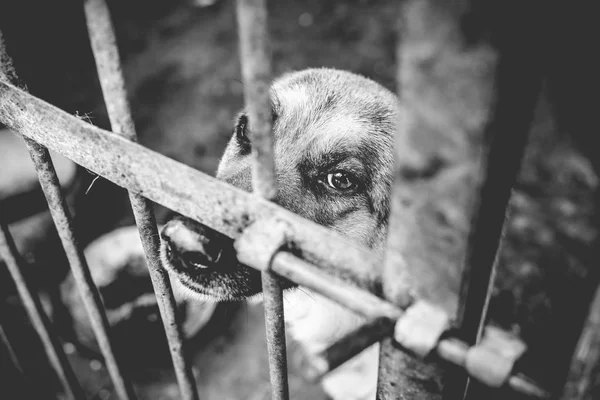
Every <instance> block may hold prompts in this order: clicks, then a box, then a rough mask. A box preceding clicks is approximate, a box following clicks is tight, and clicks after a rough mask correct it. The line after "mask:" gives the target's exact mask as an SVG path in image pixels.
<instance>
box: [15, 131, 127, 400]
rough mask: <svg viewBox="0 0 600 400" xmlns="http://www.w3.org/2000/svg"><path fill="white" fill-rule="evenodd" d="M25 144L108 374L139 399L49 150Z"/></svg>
mask: <svg viewBox="0 0 600 400" xmlns="http://www.w3.org/2000/svg"><path fill="white" fill-rule="evenodd" d="M25 144H26V145H27V148H28V149H29V154H30V156H31V159H32V160H33V164H34V166H35V169H36V171H37V173H38V178H39V180H40V184H41V186H42V190H43V191H44V195H45V196H46V200H47V202H48V207H49V208H50V213H51V214H52V219H53V220H54V224H55V225H56V229H57V231H58V234H59V236H60V239H61V242H62V245H63V247H64V249H65V252H66V254H67V258H68V260H69V264H70V265H71V271H72V272H73V277H74V278H75V282H76V284H77V289H78V290H79V294H80V295H81V298H82V300H83V304H84V306H85V308H86V311H87V313H88V315H89V317H90V321H91V323H92V329H93V330H94V335H95V336H96V340H97V341H98V345H99V347H100V350H101V351H102V355H103V356H104V362H105V363H106V368H107V370H108V373H109V375H110V377H111V379H112V381H113V384H114V385H115V390H116V391H117V393H118V395H119V397H120V398H121V399H123V400H134V399H135V398H136V395H135V392H134V390H133V386H132V385H131V382H130V381H129V379H127V378H126V377H125V374H124V373H123V368H122V367H121V365H120V363H119V362H118V360H117V358H116V356H115V353H114V351H113V346H112V342H111V339H110V334H109V330H110V325H109V323H108V319H107V317H106V313H105V311H104V307H103V305H102V300H101V298H100V293H99V292H98V288H97V287H96V286H95V284H94V280H93V279H92V275H91V273H90V269H89V267H88V265H87V262H86V260H85V256H84V255H83V251H81V249H80V248H79V245H78V243H77V240H76V238H75V234H74V233H73V222H72V219H71V215H70V213H69V210H68V208H67V204H66V202H65V198H64V196H63V195H62V193H61V188H60V183H59V182H58V177H57V176H56V171H55V169H54V165H53V164H52V159H51V158H50V153H48V149H46V148H45V147H43V146H41V145H39V144H38V143H36V142H34V141H32V140H30V139H27V138H25Z"/></svg>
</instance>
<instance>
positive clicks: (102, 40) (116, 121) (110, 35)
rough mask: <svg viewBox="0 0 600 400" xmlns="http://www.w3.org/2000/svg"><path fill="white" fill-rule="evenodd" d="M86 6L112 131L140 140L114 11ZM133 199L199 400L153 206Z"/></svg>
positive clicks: (187, 383)
mask: <svg viewBox="0 0 600 400" xmlns="http://www.w3.org/2000/svg"><path fill="white" fill-rule="evenodd" d="M84 7H85V14H86V20H87V25H88V31H89V36H90V42H91V46H92V51H93V53H94V58H95V61H96V68H97V70H98V77H99V79H100V83H101V86H102V92H103V94H104V99H105V103H106V108H107V110H108V116H109V118H110V123H111V127H112V130H113V132H115V133H118V134H120V135H123V136H124V137H126V138H127V139H129V140H132V141H137V134H136V132H135V126H134V123H133V118H132V116H131V111H130V107H129V102H128V100H127V92H126V90H125V83H124V79H123V73H122V70H121V63H120V59H119V53H118V48H117V43H116V37H115V33H114V28H113V25H112V22H111V19H110V12H109V10H108V7H107V5H106V2H105V1H104V0H86V1H85V4H84ZM129 199H130V202H131V207H132V209H133V214H134V217H135V221H136V224H137V226H138V230H139V232H140V238H141V240H142V245H143V247H144V252H145V254H146V261H147V265H148V270H149V272H150V277H151V280H152V285H153V287H154V292H155V294H156V297H157V299H158V308H159V311H160V315H161V318H162V321H163V326H164V329H165V333H166V336H167V340H168V343H169V349H170V351H171V359H172V360H173V366H174V369H175V376H176V377H177V382H178V384H179V390H180V391H181V398H182V399H185V400H198V389H197V386H196V383H195V379H194V374H193V372H192V368H191V366H190V364H189V362H188V361H187V360H186V357H185V351H184V349H185V344H184V335H183V332H182V328H181V324H180V321H179V318H178V316H177V308H176V302H175V298H174V296H173V291H172V288H171V282H170V281H169V276H168V274H167V272H166V271H165V270H164V269H163V268H162V267H161V262H160V239H159V235H158V229H157V226H156V218H155V215H154V212H153V210H152V205H151V203H150V201H149V200H148V199H146V198H144V197H143V196H141V195H139V194H135V193H133V192H129Z"/></svg>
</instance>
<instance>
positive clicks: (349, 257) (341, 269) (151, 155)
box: [0, 82, 381, 292]
mask: <svg viewBox="0 0 600 400" xmlns="http://www.w3.org/2000/svg"><path fill="white" fill-rule="evenodd" d="M0 122H2V123H4V124H5V125H7V126H8V127H9V128H11V129H12V130H13V131H15V132H18V133H19V134H21V135H23V136H25V137H28V138H31V139H33V140H35V141H37V142H39V143H41V144H42V145H44V146H46V147H48V148H49V149H51V150H53V151H56V152H57V153H59V154H61V155H63V156H65V157H67V158H69V159H71V160H73V161H74V162H75V163H77V164H79V165H81V166H83V167H85V168H87V169H89V170H90V171H92V172H94V173H95V174H98V175H100V176H102V177H104V178H106V179H108V180H109V181H111V182H113V183H115V184H117V185H119V186H121V187H124V188H126V189H128V190H130V191H132V192H134V193H137V194H141V195H143V196H144V197H146V198H148V199H150V200H152V201H154V202H156V203H159V204H162V205H163V206H165V207H167V208H169V209H171V210H173V211H176V212H178V213H180V214H182V215H184V216H186V217H189V218H191V219H194V220H196V221H199V222H200V223H202V224H204V225H207V226H208V227H210V228H212V229H215V230H217V231H219V232H221V233H223V234H225V235H227V236H229V237H231V238H234V239H235V238H237V237H238V236H240V233H241V231H242V230H243V228H245V227H246V226H248V225H249V224H251V223H252V222H254V221H256V220H259V219H263V218H270V217H275V216H276V217H277V218H279V219H281V220H283V221H286V222H287V223H289V224H290V225H291V226H292V228H293V232H294V235H293V237H292V238H290V240H292V242H293V245H294V247H295V248H297V249H298V250H299V251H301V252H302V256H303V258H305V259H307V260H309V261H311V262H313V263H314V264H316V265H318V266H319V267H320V268H323V269H325V270H328V271H330V272H331V273H332V274H334V275H337V276H339V277H342V278H344V279H346V280H349V281H352V282H353V283H354V284H356V285H357V286H359V287H362V288H365V289H367V290H370V291H374V292H376V291H377V288H378V283H377V276H378V274H379V271H380V270H381V267H380V264H381V261H380V260H379V259H378V257H377V256H376V255H374V254H373V253H372V252H371V251H369V250H368V249H365V248H363V247H361V246H360V244H358V243H356V242H353V241H351V240H349V239H348V238H346V237H343V236H342V235H340V234H339V233H336V232H333V231H331V230H329V229H327V228H325V227H323V226H320V225H318V224H316V223H314V222H311V221H308V220H306V219H303V218H301V217H299V216H297V215H295V214H293V213H292V212H290V211H288V210H285V209H284V208H282V207H279V206H277V205H276V204H274V203H272V202H269V201H267V200H264V199H262V198H260V197H258V196H256V195H253V194H250V193H247V192H244V191H242V190H240V189H237V188H235V187H232V186H230V185H228V184H226V183H224V182H222V181H219V180H217V179H215V178H213V177H210V176H208V175H206V174H203V173H201V172H199V171H197V170H195V169H193V168H191V167H189V166H187V165H184V164H182V163H179V162H177V161H175V160H172V159H170V158H168V157H166V156H163V155H161V154H158V153H156V152H154V151H152V150H149V149H147V148H145V147H143V146H140V145H139V144H136V143H133V142H131V141H129V140H126V139H125V138H123V137H121V136H119V135H117V134H115V133H112V132H109V131H106V130H103V129H100V128H97V127H95V126H93V125H90V124H88V123H85V122H84V121H81V120H79V119H78V118H76V117H75V116H72V115H69V114H67V113H65V112H64V111H62V110H60V109H58V108H56V107H54V106H52V105H50V104H48V103H46V102H44V101H43V100H40V99H38V98H36V97H34V96H31V95H30V94H28V93H26V92H24V91H22V90H20V89H18V88H16V87H14V86H13V85H11V84H9V83H5V82H0Z"/></svg>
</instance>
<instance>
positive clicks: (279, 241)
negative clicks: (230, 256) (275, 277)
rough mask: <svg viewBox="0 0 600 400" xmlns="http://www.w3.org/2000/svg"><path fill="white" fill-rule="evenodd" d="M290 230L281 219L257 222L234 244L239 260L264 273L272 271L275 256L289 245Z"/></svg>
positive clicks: (246, 229)
mask: <svg viewBox="0 0 600 400" xmlns="http://www.w3.org/2000/svg"><path fill="white" fill-rule="evenodd" d="M290 229H291V228H290V226H289V224H288V223H287V222H284V221H282V220H280V219H267V220H261V221H256V222H254V223H253V224H251V225H249V226H247V227H246V228H245V229H244V232H242V234H241V236H240V237H238V238H237V239H236V241H235V242H234V244H233V246H234V247H235V250H236V251H237V258H238V260H239V261H240V262H241V263H243V264H246V265H248V266H250V267H253V268H256V269H260V270H262V271H266V270H268V269H270V268H271V261H272V260H273V257H274V256H275V254H277V252H279V251H280V250H281V248H282V247H285V246H286V245H287V244H288V232H290Z"/></svg>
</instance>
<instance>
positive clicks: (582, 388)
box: [561, 286, 600, 400]
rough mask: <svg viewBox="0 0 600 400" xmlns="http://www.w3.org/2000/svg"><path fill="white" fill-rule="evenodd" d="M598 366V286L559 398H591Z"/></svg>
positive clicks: (599, 344)
mask: <svg viewBox="0 0 600 400" xmlns="http://www.w3.org/2000/svg"><path fill="white" fill-rule="evenodd" d="M598 366H600V286H598V288H597V289H596V293H595V295H594V299H593V300H592V303H591V305H590V308H589V310H588V316H587V319H586V321H585V324H584V326H583V330H582V332H581V336H580V337H579V342H578V343H577V346H576V348H575V352H574V353H573V358H572V360H571V366H570V368H569V373H568V378H567V384H566V385H565V387H564V389H563V393H562V396H561V399H563V400H584V399H591V398H592V392H593V390H594V385H595V384H594V379H596V377H597V372H596V370H597V368H598Z"/></svg>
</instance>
